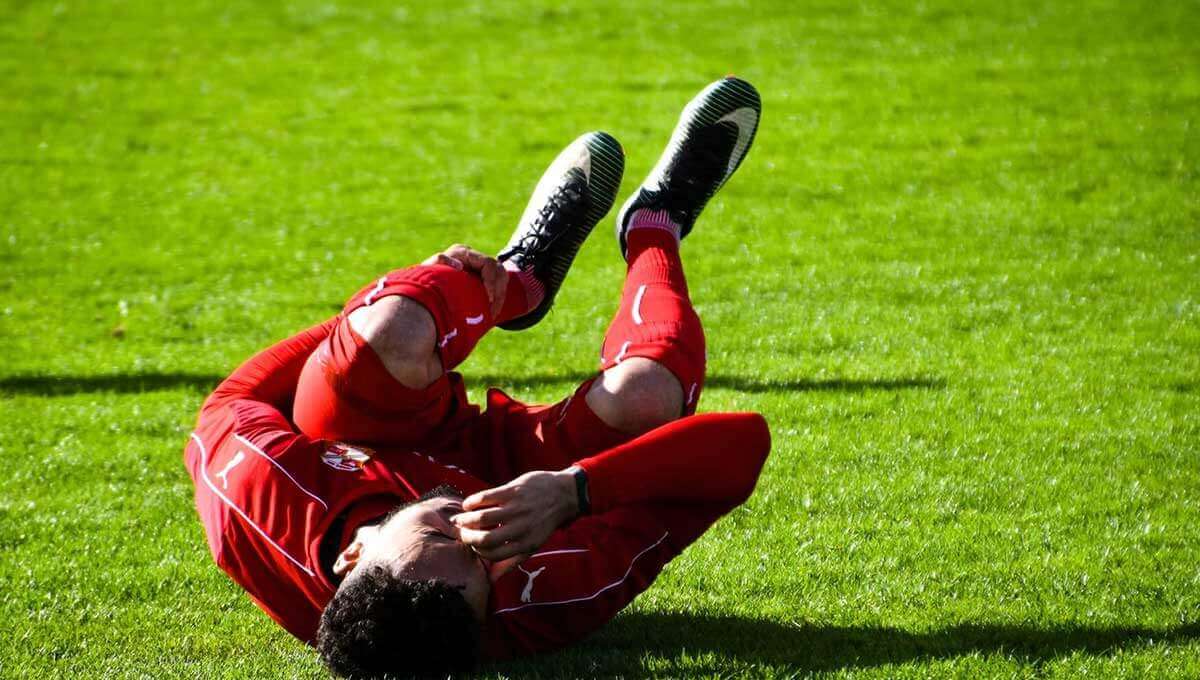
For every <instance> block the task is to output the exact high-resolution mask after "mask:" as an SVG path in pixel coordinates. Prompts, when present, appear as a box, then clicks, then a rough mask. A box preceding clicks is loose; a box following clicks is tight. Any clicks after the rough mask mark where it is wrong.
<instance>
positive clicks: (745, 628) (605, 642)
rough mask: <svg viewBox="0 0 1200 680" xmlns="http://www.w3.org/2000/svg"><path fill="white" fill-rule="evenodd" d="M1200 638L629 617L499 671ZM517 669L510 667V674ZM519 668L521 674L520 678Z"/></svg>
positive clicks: (1029, 656)
mask: <svg viewBox="0 0 1200 680" xmlns="http://www.w3.org/2000/svg"><path fill="white" fill-rule="evenodd" d="M1194 639H1200V623H1190V624H1186V625H1182V626H1177V627H1173V628H1165V629H1154V628H1141V627H1115V628H1106V627H1087V626H1064V627H1062V628H1036V627H1032V626H1020V625H992V624H961V625H957V626H951V627H949V628H944V629H941V630H937V631H932V632H929V633H911V632H908V631H904V630H900V629H897V628H887V627H876V626H848V627H842V626H821V625H810V624H795V625H788V624H785V623H781V622H776V621H767V620H758V619H748V618H739V617H732V616H691V615H686V614H661V613H652V612H651V613H641V612H630V613H627V614H624V615H622V616H621V617H620V618H618V619H617V620H616V621H614V622H613V623H612V624H610V625H609V626H608V627H607V628H605V629H604V631H603V632H601V633H600V634H599V635H598V636H596V637H595V638H593V639H592V640H590V641H588V642H586V643H584V644H583V645H581V646H580V647H577V648H576V649H575V650H573V651H567V652H564V653H561V654H555V655H551V656H548V657H543V658H540V659H539V658H534V659H528V660H525V661H520V662H514V663H512V664H504V665H497V666H496V667H495V670H498V671H501V672H509V671H510V670H516V671H518V675H520V674H523V673H521V672H520V671H526V672H528V673H529V674H539V675H540V674H543V673H552V674H555V675H559V674H566V675H579V676H611V675H630V676H637V675H644V674H646V672H647V671H646V669H645V668H644V667H643V665H642V661H641V659H642V658H643V655H645V654H651V655H654V656H656V657H659V658H660V660H657V661H655V662H654V663H655V665H654V669H655V673H656V674H659V671H662V670H664V669H663V667H662V666H661V664H662V662H663V661H665V662H666V663H667V664H672V663H673V662H672V660H674V663H678V664H680V665H679V666H678V667H676V668H669V669H666V670H667V673H668V674H671V672H672V671H675V672H687V673H689V674H691V673H717V674H720V673H722V672H725V673H728V672H729V671H730V670H732V669H730V665H732V664H740V665H750V664H753V665H770V666H784V667H787V669H788V670H789V671H791V672H800V673H805V672H818V671H837V670H842V669H854V668H869V667H875V666H883V665H886V664H900V663H904V662H907V661H919V660H937V659H947V658H952V657H957V656H963V655H969V654H982V655H989V654H1003V655H1005V656H1006V657H1009V658H1014V659H1019V660H1022V661H1024V662H1026V663H1032V664H1035V665H1040V664H1043V663H1045V662H1048V661H1052V660H1054V659H1057V658H1060V657H1063V656H1067V655H1070V654H1072V653H1075V652H1083V653H1086V654H1093V655H1096V654H1104V655H1107V654H1113V653H1116V652H1118V651H1120V650H1122V649H1125V648H1127V647H1130V646H1136V645H1139V644H1143V643H1148V642H1150V641H1152V640H1153V641H1154V642H1156V643H1162V642H1167V643H1171V642H1181V641H1187V640H1194ZM510 667H511V668H510ZM518 667H519V670H518Z"/></svg>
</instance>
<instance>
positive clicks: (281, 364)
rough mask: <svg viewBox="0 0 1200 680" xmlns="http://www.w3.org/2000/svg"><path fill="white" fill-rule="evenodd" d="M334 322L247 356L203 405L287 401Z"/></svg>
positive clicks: (317, 326) (277, 403)
mask: <svg viewBox="0 0 1200 680" xmlns="http://www.w3.org/2000/svg"><path fill="white" fill-rule="evenodd" d="M336 320H337V317H334V318H333V319H330V320H328V321H326V322H324V323H321V324H318V325H316V326H313V327H312V328H309V329H307V330H304V331H302V332H300V333H297V334H296V335H293V336H292V337H290V338H287V339H286V340H282V341H280V342H278V343H276V344H274V345H272V346H270V347H268V348H267V349H264V350H263V351H261V352H259V353H258V354H255V355H254V356H252V357H250V358H249V359H247V360H246V361H245V363H243V364H242V365H241V366H238V368H237V370H236V371H234V372H233V374H232V375H230V376H229V377H228V378H226V379H225V380H224V381H222V382H221V384H220V385H219V386H218V387H217V389H216V390H214V391H213V394H212V396H210V397H209V398H208V402H207V403H206V405H209V404H214V403H217V402H220V401H226V400H229V399H254V400H256V401H262V402H265V403H269V404H272V405H275V406H280V405H281V404H283V403H285V402H288V401H290V400H291V398H292V396H293V395H294V394H295V392H296V381H297V380H298V379H299V377H300V371H301V370H302V369H303V368H304V362H305V361H307V360H308V357H309V355H310V354H312V352H313V350H314V349H316V348H317V345H319V344H321V341H322V340H324V339H325V338H326V337H327V336H328V335H329V332H330V329H332V328H333V324H334V323H335V322H336Z"/></svg>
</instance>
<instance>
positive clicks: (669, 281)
mask: <svg viewBox="0 0 1200 680" xmlns="http://www.w3.org/2000/svg"><path fill="white" fill-rule="evenodd" d="M677 232H678V227H677V226H675V225H674V224H672V223H671V222H670V221H669V218H666V216H665V213H653V212H650V211H640V212H639V213H635V214H634V216H633V220H632V222H631V228H630V229H629V231H628V232H627V233H626V237H625V242H626V247H627V249H626V259H627V260H628V261H629V269H628V271H627V273H626V275H625V288H624V291H623V292H622V295H621V307H620V309H618V310H617V315H616V317H614V318H613V321H612V323H611V324H610V325H609V327H608V332H607V333H606V334H605V336H604V347H603V349H602V350H601V358H600V365H601V368H602V369H605V370H606V369H609V368H612V367H613V366H616V365H617V364H619V363H621V362H622V361H624V360H626V359H628V358H630V357H645V358H647V359H652V360H654V361H657V362H658V363H660V364H662V365H664V366H666V367H667V368H668V369H669V370H670V371H671V372H672V373H674V374H675V377H676V378H678V379H679V384H680V385H681V386H682V387H683V392H684V403H685V407H684V408H685V411H686V413H693V412H695V409H696V403H697V401H698V400H699V398H700V389H701V388H702V387H703V384H704V366H705V348H704V329H703V327H702V326H701V324H700V317H698V316H697V315H696V311H695V310H694V309H693V308H692V302H691V299H690V298H689V297H688V288H687V280H686V279H685V278H684V275H683V262H682V261H681V260H680V259H679V239H678V236H677Z"/></svg>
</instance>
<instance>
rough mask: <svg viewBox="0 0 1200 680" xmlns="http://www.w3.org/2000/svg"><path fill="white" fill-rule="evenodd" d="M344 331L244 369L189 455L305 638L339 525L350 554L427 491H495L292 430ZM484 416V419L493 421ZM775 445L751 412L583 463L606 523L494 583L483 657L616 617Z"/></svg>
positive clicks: (202, 491) (211, 520) (542, 646)
mask: <svg viewBox="0 0 1200 680" xmlns="http://www.w3.org/2000/svg"><path fill="white" fill-rule="evenodd" d="M332 324H333V322H332V321H331V322H327V323H325V324H322V325H321V326H317V327H315V328H313V329H310V330H309V331H306V332H304V333H301V334H299V335H297V336H295V337H293V338H290V339H288V340H285V341H284V342H282V343H280V344H278V345H276V346H275V347H272V348H270V349H268V350H266V351H264V352H262V353H260V354H258V355H257V356H255V357H253V358H251V359H250V360H249V361H247V362H246V363H245V364H243V365H242V366H241V367H240V368H239V369H238V370H237V371H236V372H235V373H234V374H233V375H232V376H230V378H228V379H227V380H225V381H224V382H223V383H222V384H221V385H220V386H219V387H218V388H217V390H216V391H215V392H214V393H213V395H212V396H210V397H209V398H208V400H207V401H206V402H205V404H204V407H203V408H202V410H201V413H200V417H199V421H198V425H197V427H196V431H195V432H194V433H193V434H192V436H191V438H190V440H189V442H188V444H187V446H186V448H185V453H184V460H185V463H186V465H187V468H188V471H189V472H190V473H191V476H192V479H193V481H194V482H195V487H196V494H195V496H196V507H197V510H198V512H199V515H200V519H201V521H202V523H203V524H204V527H205V532H206V535H207V538H208V544H209V549H210V551H211V553H212V555H213V559H214V560H215V561H216V562H217V564H218V565H220V566H221V568H222V569H224V570H225V572H226V573H227V574H229V576H230V577H231V578H232V579H233V580H234V581H235V582H237V583H238V584H239V585H241V586H242V587H243V588H245V589H246V591H247V592H248V593H249V595H250V596H251V598H252V599H253V600H254V602H255V603H256V604H258V606H259V607H261V608H262V609H263V610H264V611H265V612H267V613H268V614H269V615H270V616H271V617H272V618H273V619H275V620H276V621H277V622H278V623H279V624H280V625H282V626H283V627H284V628H285V629H287V630H288V631H289V632H290V633H292V634H293V635H295V636H296V637H298V638H300V639H301V640H303V641H305V642H309V643H311V642H313V641H314V637H315V634H316V630H317V626H318V623H319V621H320V616H321V612H322V610H323V609H324V607H325V605H326V604H327V603H328V602H329V600H330V599H331V598H332V597H333V594H334V592H335V590H336V585H335V584H334V583H332V582H331V580H330V577H329V575H328V574H327V573H326V569H327V568H328V566H329V565H327V564H322V555H321V548H322V543H323V541H324V539H325V535H326V533H327V532H328V530H329V529H330V526H331V525H332V524H334V522H335V520H336V519H337V518H339V517H341V516H345V518H346V519H345V522H344V523H341V526H342V531H341V535H340V536H337V537H334V539H333V540H335V541H336V547H337V549H338V550H339V551H340V550H341V549H342V548H343V547H344V546H345V545H346V544H347V543H348V542H349V540H350V538H351V537H352V536H353V533H354V531H355V530H356V529H357V528H358V527H359V526H360V525H362V524H363V523H365V522H367V521H370V520H373V519H377V518H379V517H380V516H382V515H384V514H386V513H387V512H389V511H390V510H391V509H392V508H394V507H396V506H397V505H398V504H400V503H402V502H405V501H409V500H412V499H414V498H416V497H417V496H419V495H420V494H421V493H422V492H424V491H427V490H429V489H432V488H434V487H437V486H439V485H442V484H451V485H453V486H455V487H457V488H458V489H460V490H461V491H462V492H463V493H465V494H470V493H473V492H475V491H478V490H482V489H484V488H487V487H488V486H492V485H493V484H494V483H495V482H496V481H497V480H492V482H493V483H486V482H484V481H483V480H481V479H479V478H478V477H476V476H474V475H472V474H469V473H468V472H467V471H464V470H461V469H459V468H455V467H453V466H450V465H444V464H442V463H439V462H438V461H437V460H435V459H433V458H430V457H427V456H425V455H422V454H421V453H418V452H414V451H411V450H397V449H386V448H374V449H367V448H365V447H356V446H348V445H344V444H340V443H337V442H330V441H325V440H318V439H312V438H309V437H307V436H305V435H303V434H300V433H298V432H296V430H295V429H294V427H293V426H292V424H291V423H290V422H289V421H288V419H287V418H286V417H285V416H284V415H283V414H284V413H290V412H291V399H292V396H293V394H294V390H295V385H296V380H297V377H298V375H299V373H300V371H301V369H302V367H303V365H304V362H305V360H306V359H307V358H308V356H309V354H311V353H312V351H313V349H314V348H315V347H316V346H317V345H318V344H319V343H320V342H321V340H323V339H324V338H325V337H326V336H327V335H328V333H329V330H330V328H331V327H332ZM480 418H481V420H480V422H481V423H486V422H487V415H486V414H484V415H482V416H480ZM647 437H649V439H647ZM767 437H768V435H767V434H766V426H765V423H763V422H762V419H761V417H759V416H756V415H753V414H724V415H721V416H696V417H693V418H687V419H684V420H682V421H677V423H674V424H672V425H668V426H667V427H665V428H660V430H656V431H655V432H654V433H651V435H647V436H644V437H642V438H639V439H635V440H633V441H631V442H629V443H627V444H623V445H621V446H618V447H616V448H615V449H612V450H610V451H606V452H604V453H601V454H598V455H596V456H592V457H589V458H586V459H583V460H581V461H578V464H579V465H580V466H581V467H583V468H584V469H585V470H587V471H588V474H589V479H590V483H589V489H590V491H591V494H592V503H593V510H594V514H592V515H590V516H587V517H582V518H579V519H577V520H575V521H574V522H572V523H570V524H569V525H566V526H564V527H562V528H560V529H559V530H558V531H556V532H555V533H554V534H553V535H552V536H551V537H550V539H549V540H548V541H547V542H546V543H545V544H544V545H543V546H542V547H541V548H540V549H539V551H538V552H537V553H535V554H534V555H532V556H531V557H530V558H529V559H528V560H526V561H525V562H523V563H522V564H521V565H519V566H518V567H517V568H516V569H514V570H513V571H511V572H509V573H507V574H505V575H504V576H502V577H500V578H499V579H498V580H497V581H496V582H495V583H493V584H492V591H491V596H490V600H489V605H488V608H489V613H488V618H487V621H486V623H485V626H484V651H485V654H486V655H487V656H489V657H491V658H503V657H507V656H512V655H515V654H522V653H529V652H535V651H543V650H549V649H555V648H558V647H562V646H564V645H566V644H569V643H571V642H574V641H576V640H579V639H580V638H582V637H584V636H586V635H587V634H588V633H591V632H592V631H594V630H596V629H597V628H599V627H600V626H601V625H603V624H604V623H605V622H607V621H608V620H610V619H611V618H612V617H613V616H615V615H616V613H617V612H619V611H620V610H621V609H622V608H624V607H625V606H626V605H628V604H629V602H631V601H632V600H633V598H634V597H636V596H637V595H638V594H639V593H641V592H642V591H643V590H645V589H646V588H647V587H648V586H649V585H650V584H651V583H652V582H653V580H654V578H655V577H656V576H657V575H658V573H659V571H661V569H662V567H663V566H664V565H665V564H666V563H667V562H668V561H669V560H670V559H671V558H673V557H674V556H675V555H677V554H679V552H680V551H682V550H683V549H684V548H685V547H686V546H687V545H688V544H690V543H691V542H692V541H694V540H695V539H696V538H698V537H699V536H700V535H701V534H702V533H703V532H704V530H705V529H707V528H708V526H709V525H710V524H711V523H712V522H713V521H715V520H716V519H717V518H718V517H719V516H720V515H721V514H723V513H725V512H727V511H728V510H730V509H731V508H733V507H735V506H736V505H737V504H738V503H740V502H742V501H743V500H744V499H745V498H746V496H748V495H749V493H750V491H751V490H752V489H753V486H754V482H755V480H756V479H757V476H758V472H759V470H760V469H761V466H762V463H763V461H764V460H765V457H766V451H767V448H768V447H769V439H768V438H767ZM643 440H646V441H643ZM732 449H736V450H737V451H745V452H746V455H736V453H735V452H734V451H732Z"/></svg>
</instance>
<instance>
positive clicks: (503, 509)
mask: <svg viewBox="0 0 1200 680" xmlns="http://www.w3.org/2000/svg"><path fill="white" fill-rule="evenodd" d="M518 513H519V511H518V510H517V509H516V508H514V507H512V506H496V507H491V508H486V509H483V510H475V511H472V512H460V513H459V514H457V515H455V516H453V517H451V518H450V521H451V522H454V524H455V526H458V527H466V528H468V529H487V528H489V527H494V526H496V525H497V524H500V523H502V522H506V521H508V520H510V519H512V518H513V517H515V516H517V514H518Z"/></svg>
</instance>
